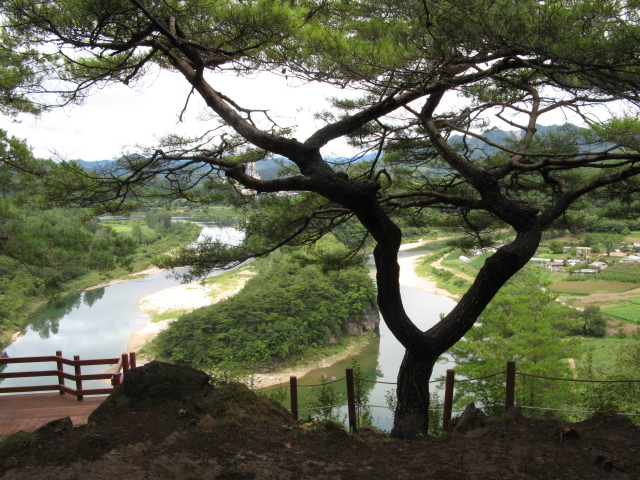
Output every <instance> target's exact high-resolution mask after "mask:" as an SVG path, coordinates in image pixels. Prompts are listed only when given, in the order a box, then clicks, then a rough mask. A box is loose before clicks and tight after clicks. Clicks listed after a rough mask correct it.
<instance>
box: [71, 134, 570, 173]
mask: <svg viewBox="0 0 640 480" xmlns="http://www.w3.org/2000/svg"><path fill="white" fill-rule="evenodd" d="M561 127H566V125H536V129H537V130H538V132H539V133H545V132H548V131H557V130H558V129H560V128H561ZM570 127H573V128H575V129H576V130H578V129H580V128H581V127H577V126H570ZM519 133H520V132H519V131H517V130H497V129H496V130H489V131H487V132H485V133H484V134H483V136H484V137H485V138H486V139H487V140H488V141H490V142H491V143H493V144H496V145H504V144H506V143H507V142H508V141H511V140H513V139H514V137H515V135H516V134H519ZM462 140H463V136H462V135H453V136H452V137H451V138H450V139H449V141H450V142H451V143H454V142H461V141H462ZM467 145H468V146H469V149H470V150H476V151H477V155H478V156H484V155H492V154H494V153H496V152H497V150H498V149H497V148H496V147H492V146H490V145H487V144H485V143H484V142H482V140H479V139H477V138H474V137H469V138H468V139H467ZM133 155H137V154H133ZM371 157H373V154H371V155H368V156H365V157H364V158H363V159H364V160H367V159H369V158H371ZM328 160H331V159H328ZM75 161H76V162H77V163H78V164H80V165H81V166H82V167H84V168H85V169H87V170H96V169H99V168H103V167H107V166H108V165H110V164H111V163H113V162H114V160H96V161H93V162H89V161H86V160H75ZM283 163H284V164H286V163H290V161H289V160H287V159H282V158H268V159H265V160H260V161H259V162H256V171H257V172H258V175H260V178H262V179H263V180H272V179H274V178H277V177H278V174H279V171H280V169H281V168H282V165H281V164H283Z"/></svg>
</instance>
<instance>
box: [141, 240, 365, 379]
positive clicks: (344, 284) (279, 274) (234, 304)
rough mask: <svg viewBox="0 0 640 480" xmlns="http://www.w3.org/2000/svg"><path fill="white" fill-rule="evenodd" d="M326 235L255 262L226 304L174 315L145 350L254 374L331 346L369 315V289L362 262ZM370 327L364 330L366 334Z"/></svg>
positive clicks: (224, 302)
mask: <svg viewBox="0 0 640 480" xmlns="http://www.w3.org/2000/svg"><path fill="white" fill-rule="evenodd" d="M348 255H349V251H348V249H347V248H346V247H345V246H344V245H343V244H342V243H340V242H339V241H338V240H337V239H336V238H335V237H333V236H331V235H329V236H327V237H324V238H322V239H320V240H319V241H318V242H316V243H315V244H314V245H313V246H309V247H304V248H298V249H291V248H286V249H281V250H278V251H276V252H273V253H272V254H271V255H269V256H268V257H266V258H263V259H257V260H255V261H254V262H253V263H252V268H253V269H254V270H255V271H257V275H255V276H254V277H252V278H251V279H249V280H248V281H247V283H246V284H245V286H244V288H243V289H242V290H241V291H240V292H239V293H237V294H236V295H234V296H233V297H231V298H228V299H226V300H223V301H221V302H218V303H215V304H213V305H211V306H208V307H202V308H200V309H197V310H194V311H193V312H190V313H188V314H186V315H183V316H181V317H180V318H179V319H178V320H177V321H176V322H173V323H171V324H170V326H169V328H168V329H167V330H165V331H163V332H161V333H160V334H159V335H158V337H157V338H156V339H155V340H154V342H153V344H152V346H151V347H150V349H149V350H150V351H151V352H152V353H153V354H154V355H156V356H158V357H159V358H164V359H168V360H170V361H172V362H177V363H184V364H190V365H196V366H199V367H202V368H212V367H213V366H215V365H218V364H219V363H221V362H223V361H225V360H229V359H232V360H233V361H234V362H238V363H239V364H245V365H247V366H250V367H251V368H252V369H255V368H256V366H258V367H260V366H262V367H266V366H269V365H271V366H273V364H274V363H275V364H277V363H281V362H291V361H295V360H296V359H298V358H300V357H302V356H305V355H307V354H309V352H310V351H314V350H315V351H317V350H318V349H321V348H323V347H324V346H325V345H327V344H332V343H337V342H338V341H339V338H340V337H341V336H343V335H344V334H345V333H347V331H348V326H349V322H352V323H353V322H357V321H358V319H360V318H361V317H362V316H363V315H366V314H367V312H369V315H373V316H374V318H376V319H377V312H376V313H371V310H373V311H374V312H375V289H374V286H373V282H372V280H371V278H370V277H369V273H368V270H367V269H366V268H365V266H364V262H363V258H362V256H354V257H351V259H350V260H349V261H347V262H346V263H345V258H346V257H348ZM376 326H377V321H373V322H369V323H368V325H367V326H365V327H364V328H363V331H366V330H372V329H373V328H375V327H376Z"/></svg>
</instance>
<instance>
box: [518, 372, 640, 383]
mask: <svg viewBox="0 0 640 480" xmlns="http://www.w3.org/2000/svg"><path fill="white" fill-rule="evenodd" d="M516 373H517V374H518V375H522V376H523V377H534V378H543V379H545V380H559V381H562V382H581V383H640V380H578V379H575V378H556V377H544V376H542V375H534V374H533V373H523V372H516Z"/></svg>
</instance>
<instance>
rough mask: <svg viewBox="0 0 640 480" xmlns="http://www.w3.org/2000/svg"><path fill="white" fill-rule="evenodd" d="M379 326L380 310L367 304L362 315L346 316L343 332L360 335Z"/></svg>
mask: <svg viewBox="0 0 640 480" xmlns="http://www.w3.org/2000/svg"><path fill="white" fill-rule="evenodd" d="M379 326H380V312H378V309H377V308H376V307H375V306H373V305H369V307H368V308H367V310H366V311H365V312H364V313H363V314H362V315H360V316H357V317H349V318H347V327H346V329H345V333H346V334H347V335H362V334H363V333H364V332H370V331H372V330H375V329H376V328H378V327H379Z"/></svg>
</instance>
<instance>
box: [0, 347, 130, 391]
mask: <svg viewBox="0 0 640 480" xmlns="http://www.w3.org/2000/svg"><path fill="white" fill-rule="evenodd" d="M43 362H55V364H56V369H55V370H38V371H29V372H10V373H0V379H4V378H27V377H58V384H57V385H29V386H22V387H2V386H0V393H25V392H42V391H59V392H60V395H64V394H65V393H68V394H70V395H75V396H76V397H77V398H78V400H79V401H80V400H82V398H83V397H84V395H108V394H110V393H111V392H113V389H114V388H115V387H117V386H118V385H120V384H121V383H122V380H123V379H124V376H125V375H126V374H127V373H128V372H129V369H130V368H135V366H136V354H135V352H130V353H128V354H127V353H123V354H122V355H120V357H115V358H95V359H88V360H80V357H79V356H78V355H75V356H74V357H73V360H69V359H67V358H64V357H63V356H62V352H60V351H58V352H56V354H55V356H43V357H16V358H0V365H8V364H12V363H43ZM64 365H69V366H72V367H74V373H68V372H65V371H64ZM85 365H115V366H116V367H115V371H114V372H112V373H90V374H83V373H82V367H83V366H85ZM65 380H71V381H73V382H75V385H76V388H75V389H74V388H71V387H68V386H66V385H65ZM83 380H110V381H111V387H106V388H90V389H85V388H82V382H83ZM0 385H2V384H1V383H0Z"/></svg>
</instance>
